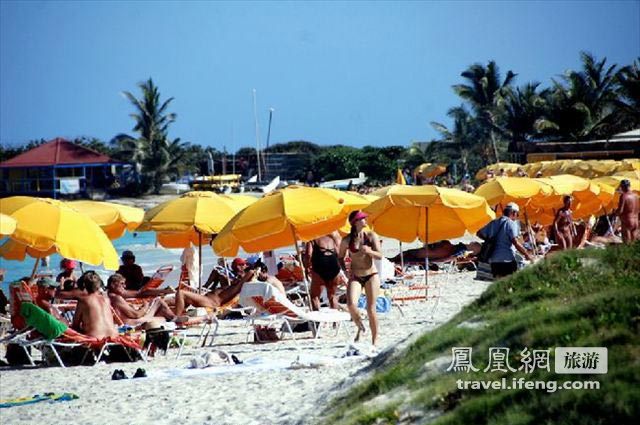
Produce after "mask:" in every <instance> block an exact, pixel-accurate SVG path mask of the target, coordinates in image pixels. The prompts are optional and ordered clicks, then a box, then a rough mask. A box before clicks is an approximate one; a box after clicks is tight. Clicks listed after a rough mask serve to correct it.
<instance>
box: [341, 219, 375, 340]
mask: <svg viewBox="0 0 640 425" xmlns="http://www.w3.org/2000/svg"><path fill="white" fill-rule="evenodd" d="M366 218H367V214H366V213H364V212H362V211H353V212H352V213H351V214H349V223H350V224H351V232H350V233H349V234H348V235H347V236H346V237H345V238H344V239H342V242H341V243H340V251H339V253H338V257H339V258H340V261H341V262H342V266H343V267H344V258H345V256H346V255H347V253H348V254H349V257H350V258H351V276H350V278H349V284H348V286H347V306H348V307H349V313H350V314H351V319H352V320H353V321H354V323H355V324H356V326H357V327H358V333H357V334H356V338H355V340H356V341H358V340H359V339H360V334H361V333H363V332H365V327H364V325H363V324H362V319H361V318H360V313H359V312H358V299H359V298H360V294H362V288H363V287H364V291H365V294H366V296H367V315H368V316H369V327H370V328H371V343H372V344H373V345H374V346H375V345H376V343H377V342H378V316H377V315H376V300H377V298H378V292H379V290H380V277H379V276H378V270H377V269H376V266H375V264H374V263H373V260H374V259H378V260H380V259H382V254H381V253H380V240H379V239H378V235H376V234H375V233H373V232H372V231H365V230H364V228H365V226H366V225H367V221H366Z"/></svg>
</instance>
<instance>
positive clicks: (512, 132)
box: [0, 53, 640, 193]
mask: <svg viewBox="0 0 640 425" xmlns="http://www.w3.org/2000/svg"><path fill="white" fill-rule="evenodd" d="M581 59H582V68H581V69H580V70H578V71H573V70H570V71H567V72H565V73H564V74H563V75H562V76H561V77H560V78H559V79H557V80H555V79H552V80H551V86H550V87H548V88H542V86H541V84H540V83H538V82H527V83H524V84H523V85H522V86H520V87H516V86H515V85H514V84H515V81H516V79H517V74H516V73H514V72H513V71H507V72H506V74H505V76H504V78H503V77H502V76H501V74H500V70H499V67H498V65H497V64H496V63H495V62H494V61H489V62H488V63H487V65H486V66H485V65H483V64H478V63H476V64H473V65H471V66H469V68H468V69H466V70H464V71H463V72H462V73H461V74H460V75H461V77H462V78H463V84H456V85H454V86H453V90H454V91H455V93H456V94H457V95H458V96H459V97H460V99H461V101H462V104H461V105H459V106H456V107H453V108H451V109H449V111H448V113H447V115H448V116H449V118H451V120H452V124H451V125H450V126H446V125H444V124H441V123H437V122H432V123H431V125H432V126H433V127H434V128H435V129H436V130H437V131H438V132H439V133H440V134H441V138H440V139H439V140H432V141H431V143H413V144H411V145H410V146H409V147H404V146H389V147H382V148H379V147H373V146H365V147H363V148H362V149H358V148H353V147H348V146H344V145H342V144H340V143H344V142H347V141H336V144H333V145H330V146H319V145H316V144H314V143H311V142H308V141H290V142H287V143H277V144H275V145H273V146H271V147H269V148H268V149H266V150H265V152H266V153H267V154H268V153H299V154H304V156H305V162H304V166H305V167H306V169H303V170H300V176H299V179H301V180H303V179H304V176H305V175H306V172H307V171H308V170H313V172H314V175H315V177H316V178H318V179H319V178H324V179H326V180H332V179H343V178H348V177H353V176H355V175H357V173H358V172H359V171H362V172H364V173H366V174H367V175H368V176H370V178H372V180H371V181H370V182H371V183H385V184H386V183H390V182H391V181H393V180H394V179H395V173H396V169H397V168H398V167H404V166H406V167H409V168H414V167H415V166H417V165H419V164H421V163H423V162H438V163H444V164H453V163H457V164H458V169H459V170H460V171H462V172H463V173H469V174H475V172H476V171H477V170H478V169H479V168H482V167H484V166H485V165H487V164H490V163H494V162H495V161H496V160H501V161H504V160H507V158H506V152H507V149H508V147H509V146H511V147H515V146H516V144H518V143H523V142H527V143H528V142H536V141H545V140H562V141H585V140H594V139H604V138H608V137H610V136H612V135H614V134H616V133H620V132H623V131H628V130H632V129H635V128H638V127H639V126H640V58H638V59H637V60H636V61H634V62H633V63H632V64H631V65H629V66H623V67H618V65H615V64H614V65H607V63H606V61H607V60H606V58H605V59H602V60H597V59H596V58H595V57H594V56H593V55H591V54H589V53H582V54H581ZM138 87H139V88H140V90H141V97H140V98H136V97H135V96H134V95H133V94H131V93H129V92H124V95H125V97H126V98H127V99H128V100H129V101H130V102H131V104H132V105H133V106H134V112H133V113H132V114H131V116H132V118H133V119H134V120H135V126H134V128H133V131H134V132H135V133H137V135H136V136H135V137H134V136H130V135H127V134H118V135H117V136H115V137H114V138H113V139H112V140H111V141H110V142H109V143H105V142H102V141H100V140H98V139H95V138H81V139H76V140H74V142H75V143H79V144H82V145H84V146H87V147H91V148H92V149H94V150H97V151H99V152H102V153H105V154H108V155H110V156H112V157H114V158H116V159H122V160H126V161H131V162H133V163H135V164H136V166H137V169H138V171H139V172H140V173H141V175H142V181H141V183H142V184H141V185H139V186H140V187H136V188H131V191H133V190H138V191H140V192H145V191H148V190H153V191H158V190H159V189H160V187H161V185H162V183H163V182H165V181H166V180H169V179H170V178H176V177H179V176H181V175H183V174H184V173H187V172H190V173H197V172H200V171H201V170H200V166H201V164H202V162H203V161H206V158H207V157H208V155H209V154H211V156H212V158H213V159H214V161H215V162H216V163H217V164H220V162H221V161H222V158H223V156H226V155H227V153H226V151H225V152H220V151H218V150H216V149H214V148H212V147H206V148H205V147H202V146H200V145H198V144H194V143H184V142H181V141H180V139H179V138H177V139H173V140H172V139H170V138H169V136H168V130H169V125H170V124H171V123H172V122H174V121H175V120H176V118H177V116H176V114H174V113H170V112H168V111H167V109H168V107H169V105H170V103H171V101H172V100H173V98H169V99H167V100H165V101H163V102H161V100H160V92H159V89H158V87H157V86H155V85H154V83H153V81H152V80H151V79H149V80H147V81H145V82H143V83H140V84H139V85H138ZM43 142H44V141H43V140H40V141H31V142H29V144H27V145H26V146H24V147H19V148H11V147H3V146H0V160H6V159H9V158H11V157H13V156H15V155H18V154H20V153H22V152H24V151H26V150H28V149H31V148H32V147H35V146H37V145H39V144H42V143H43ZM229 156H231V155H230V154H229V155H228V156H227V159H228V160H229V163H230V161H231V160H230V159H229ZM235 159H236V165H237V167H236V172H239V173H243V172H248V170H251V169H254V170H255V169H256V151H255V149H254V148H250V147H243V148H241V149H239V150H238V151H237V152H236V153H235ZM232 169H233V167H232V166H231V165H229V166H227V170H226V171H227V173H230V172H231V170H232ZM216 171H217V172H220V171H221V167H219V166H216ZM459 174H460V173H459ZM131 191H128V192H129V193H131Z"/></svg>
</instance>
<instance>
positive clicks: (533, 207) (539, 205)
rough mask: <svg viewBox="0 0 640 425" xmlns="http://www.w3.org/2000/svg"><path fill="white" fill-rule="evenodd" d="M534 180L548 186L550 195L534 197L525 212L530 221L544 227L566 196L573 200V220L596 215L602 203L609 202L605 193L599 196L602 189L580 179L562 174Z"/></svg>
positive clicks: (560, 206) (550, 220)
mask: <svg viewBox="0 0 640 425" xmlns="http://www.w3.org/2000/svg"><path fill="white" fill-rule="evenodd" d="M534 180H536V181H538V182H540V183H542V184H546V185H548V186H549V188H550V189H551V193H550V194H549V193H547V194H546V195H545V196H534V197H533V198H532V199H531V201H530V202H529V206H530V208H529V209H528V210H527V211H528V214H529V218H530V220H531V221H538V222H540V223H541V224H544V225H548V224H551V223H552V222H553V218H554V217H555V211H557V210H558V209H560V208H562V205H563V198H564V196H566V195H570V196H572V197H573V198H574V206H573V212H574V214H573V216H574V218H586V217H588V216H590V215H592V214H596V213H598V212H599V211H600V210H601V209H602V207H603V206H604V204H603V203H608V202H610V198H609V197H608V196H607V194H606V192H605V193H604V194H602V195H601V191H602V189H601V188H600V186H599V185H597V184H596V183H593V182H591V181H590V180H588V179H584V178H582V177H578V176H574V175H570V174H563V175H559V176H551V177H546V178H539V179H534Z"/></svg>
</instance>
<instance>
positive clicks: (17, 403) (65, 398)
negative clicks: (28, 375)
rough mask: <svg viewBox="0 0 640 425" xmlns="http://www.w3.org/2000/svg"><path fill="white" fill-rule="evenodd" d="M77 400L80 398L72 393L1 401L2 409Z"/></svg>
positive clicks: (39, 395)
mask: <svg viewBox="0 0 640 425" xmlns="http://www.w3.org/2000/svg"><path fill="white" fill-rule="evenodd" d="M77 398H78V396H77V395H75V394H72V393H62V394H55V393H44V394H36V395H34V396H33V397H19V398H12V399H8V400H0V409H2V408H6V407H15V406H22V405H24V404H33V403H38V402H40V401H47V400H48V401H69V400H75V399H77Z"/></svg>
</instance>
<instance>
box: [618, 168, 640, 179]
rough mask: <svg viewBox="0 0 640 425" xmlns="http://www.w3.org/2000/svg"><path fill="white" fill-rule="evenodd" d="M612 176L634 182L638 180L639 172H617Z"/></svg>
mask: <svg viewBox="0 0 640 425" xmlns="http://www.w3.org/2000/svg"><path fill="white" fill-rule="evenodd" d="M614 176H618V177H624V178H627V179H629V180H631V179H634V180H640V171H639V170H634V171H618V172H616V173H615V174H614Z"/></svg>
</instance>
